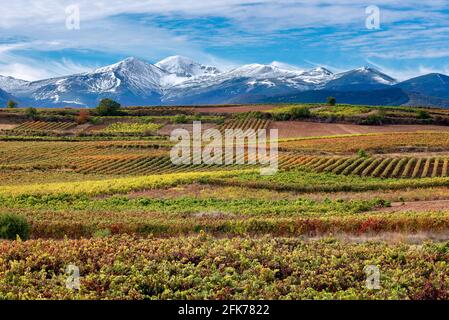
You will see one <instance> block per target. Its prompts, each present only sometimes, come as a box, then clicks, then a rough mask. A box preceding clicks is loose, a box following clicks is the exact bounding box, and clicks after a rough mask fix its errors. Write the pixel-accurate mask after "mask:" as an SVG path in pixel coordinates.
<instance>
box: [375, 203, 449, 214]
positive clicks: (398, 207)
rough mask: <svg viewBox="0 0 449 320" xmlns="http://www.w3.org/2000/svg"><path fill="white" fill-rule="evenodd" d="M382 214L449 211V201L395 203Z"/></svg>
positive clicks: (384, 209) (383, 210) (382, 210)
mask: <svg viewBox="0 0 449 320" xmlns="http://www.w3.org/2000/svg"><path fill="white" fill-rule="evenodd" d="M379 211H380V212H387V213H393V212H425V211H449V200H432V201H412V202H393V203H392V204H391V207H389V208H382V209H380V210H379Z"/></svg>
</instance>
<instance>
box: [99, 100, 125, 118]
mask: <svg viewBox="0 0 449 320" xmlns="http://www.w3.org/2000/svg"><path fill="white" fill-rule="evenodd" d="M120 107H121V105H120V103H118V102H115V101H114V100H112V99H102V100H101V101H100V103H99V104H98V106H97V108H96V109H97V113H98V114H99V115H100V116H115V115H118V114H119V110H120Z"/></svg>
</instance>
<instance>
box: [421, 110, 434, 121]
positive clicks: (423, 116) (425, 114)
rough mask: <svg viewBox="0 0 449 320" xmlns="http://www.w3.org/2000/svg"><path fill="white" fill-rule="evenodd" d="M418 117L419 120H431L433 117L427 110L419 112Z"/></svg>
mask: <svg viewBox="0 0 449 320" xmlns="http://www.w3.org/2000/svg"><path fill="white" fill-rule="evenodd" d="M417 117H418V119H424V120H425V119H431V118H432V117H431V116H430V114H429V113H428V112H427V111H425V110H419V111H418V112H417Z"/></svg>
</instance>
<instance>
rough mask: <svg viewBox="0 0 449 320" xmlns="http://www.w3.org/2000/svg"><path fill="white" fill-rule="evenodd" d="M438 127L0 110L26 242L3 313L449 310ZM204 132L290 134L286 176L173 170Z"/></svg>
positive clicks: (310, 113) (1, 284) (10, 240)
mask: <svg viewBox="0 0 449 320" xmlns="http://www.w3.org/2000/svg"><path fill="white" fill-rule="evenodd" d="M425 112H426V117H425V118H426V119H421V118H422V117H421V118H420V116H421V115H422V114H423V112H422V110H420V109H419V108H405V107H398V108H394V107H388V108H387V107H385V108H384V109H382V107H380V106H379V107H368V106H348V105H338V106H335V107H329V106H322V105H301V106H297V105H295V106H291V105H287V106H286V105H281V106H276V105H263V106H207V107H188V108H187V107H167V108H150V107H133V108H127V109H123V110H122V114H120V115H116V116H101V115H98V114H95V110H91V111H90V114H89V117H88V119H87V120H85V121H83V122H82V123H81V121H80V120H79V116H78V113H79V110H76V109H54V110H50V109H39V110H37V118H35V119H28V118H27V117H26V115H25V114H24V113H23V111H22V110H20V109H17V110H8V111H6V110H0V124H2V125H3V126H0V128H1V131H0V224H2V223H4V225H6V222H3V221H9V220H8V219H13V218H14V219H16V220H17V221H20V222H21V223H22V224H23V225H26V226H27V228H25V227H23V229H24V230H25V229H26V230H25V231H26V232H25V231H24V232H23V233H21V232H20V230H19V232H17V233H16V232H15V231H13V232H12V236H10V237H8V236H3V238H5V239H3V240H0V299H448V297H449V296H448V295H449V279H448V278H447V274H448V272H449V270H448V262H449V242H448V240H449V232H448V231H449V204H448V203H449V202H448V200H449V130H447V128H449V127H447V126H445V121H446V117H449V113H448V112H447V110H439V109H426V111H425ZM329 119H331V120H332V123H327V122H323V120H325V121H329V122H330V121H331V120H329ZM379 119H381V120H382V121H381V122H382V123H369V124H367V122H376V121H377V120H379ZM193 121H201V123H202V125H203V129H204V130H205V129H216V131H217V132H220V133H224V132H225V131H226V130H228V129H240V130H242V131H245V130H248V129H253V130H261V129H277V128H279V129H280V132H285V134H280V135H279V141H278V145H279V156H278V164H279V170H278V172H277V173H276V174H274V175H267V176H265V175H261V174H260V172H259V166H258V165H254V164H237V163H232V164H226V165H218V164H203V163H200V164H174V163H173V162H172V161H171V159H170V151H171V150H172V148H173V146H174V144H175V143H174V142H173V141H170V139H169V135H170V132H171V131H172V130H174V129H176V128H183V129H186V130H187V131H191V130H192V122H193ZM308 129H310V131H307V130H308ZM283 130H284V131H283ZM244 158H245V157H244ZM234 160H236V159H234ZM11 217H12V218H11ZM2 227H3V225H2ZM0 229H1V228H0ZM1 230H3V229H1ZM2 232H3V231H1V232H0V235H3V233H2ZM5 234H7V232H5ZM68 265H75V266H77V267H78V268H79V272H80V288H79V289H73V288H68V287H66V280H67V277H68V275H67V272H66V269H67V266H68ZM366 266H376V267H378V268H379V270H380V283H381V287H380V288H379V289H370V288H368V287H367V286H366V274H365V271H364V269H365V267H366Z"/></svg>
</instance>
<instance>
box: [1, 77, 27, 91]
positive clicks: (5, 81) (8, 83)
mask: <svg viewBox="0 0 449 320" xmlns="http://www.w3.org/2000/svg"><path fill="white" fill-rule="evenodd" d="M27 83H28V81H25V80H21V79H16V78H13V77H4V76H0V88H1V89H2V90H5V91H7V92H12V91H13V90H15V89H17V88H19V87H21V86H23V85H25V84H27Z"/></svg>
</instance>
